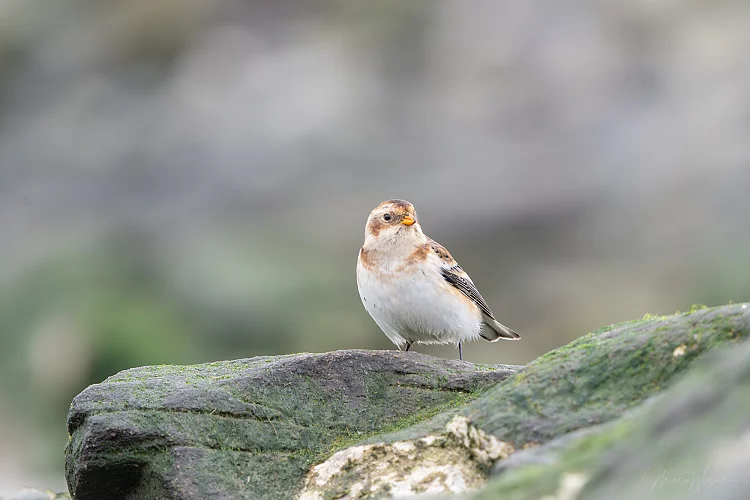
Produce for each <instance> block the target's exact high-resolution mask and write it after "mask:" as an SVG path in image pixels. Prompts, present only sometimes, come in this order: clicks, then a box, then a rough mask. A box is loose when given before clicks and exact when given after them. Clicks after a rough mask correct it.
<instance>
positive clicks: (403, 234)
mask: <svg viewBox="0 0 750 500" xmlns="http://www.w3.org/2000/svg"><path fill="white" fill-rule="evenodd" d="M422 239H424V233H423V232H422V228H421V227H420V226H419V222H418V221H417V213H416V212H415V211H414V205H412V204H411V203H409V202H408V201H404V200H388V201H384V202H383V203H381V204H380V205H378V206H377V207H375V209H373V211H372V212H370V216H369V217H368V218H367V224H366V225H365V245H366V246H367V245H368V244H372V245H377V244H378V243H391V244H396V243H399V242H401V243H406V242H409V241H411V240H414V241H418V240H422Z"/></svg>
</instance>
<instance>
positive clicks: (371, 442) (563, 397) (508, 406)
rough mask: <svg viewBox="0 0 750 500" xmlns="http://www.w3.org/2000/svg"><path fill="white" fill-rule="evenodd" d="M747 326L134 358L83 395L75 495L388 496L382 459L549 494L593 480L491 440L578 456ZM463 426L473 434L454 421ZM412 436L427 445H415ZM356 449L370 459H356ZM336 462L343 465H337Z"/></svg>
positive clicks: (691, 324) (426, 475) (640, 324)
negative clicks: (491, 353) (208, 358)
mask: <svg viewBox="0 0 750 500" xmlns="http://www.w3.org/2000/svg"><path fill="white" fill-rule="evenodd" d="M749 334H750V311H748V309H747V306H746V305H730V306H723V307H718V308H712V309H702V310H698V311H695V312H691V313H686V314H678V315H675V316H668V317H659V318H653V317H652V318H648V319H644V320H641V321H634V322H630V323H624V324H621V325H614V326H612V327H608V328H606V329H602V330H600V331H598V332H594V333H592V334H589V335H586V336H584V337H581V338H580V339H578V340H576V341H574V342H572V343H571V344H569V345H567V346H564V347H562V348H560V349H557V350H555V351H552V352H550V353H548V354H546V355H544V356H542V357H540V358H538V359H537V360H535V361H534V362H532V363H531V364H529V365H528V366H527V367H526V368H524V369H523V370H521V371H518V370H517V367H502V366H501V367H487V366H475V365H472V364H470V363H465V362H458V361H446V360H439V359H436V358H431V357H428V356H424V355H420V354H417V353H398V352H393V351H381V352H369V351H340V352H335V353H329V354H319V355H312V354H304V355H295V356H280V357H271V358H254V359H251V360H239V361H230V362H221V363H212V364H208V365H197V366H189V367H174V366H161V367H145V368H138V369H134V370H128V371H125V372H122V373H120V374H118V375H115V376H114V377H111V378H109V379H107V380H106V381H105V382H104V383H102V384H99V385H95V386H92V387H89V388H88V389H86V390H85V391H84V392H83V393H81V394H80V395H79V396H78V397H76V399H75V400H74V401H73V404H72V406H71V410H70V413H69V416H68V429H69V433H70V435H71V439H70V442H69V444H68V447H67V449H66V457H67V461H66V471H67V478H68V484H69V487H70V491H71V492H72V493H73V497H74V498H76V499H79V500H80V499H89V498H139V499H150V498H166V499H170V498H174V499H193V498H259V499H263V498H274V499H277V498H278V499H284V498H294V497H296V496H298V495H299V494H300V492H301V490H302V488H303V486H304V488H305V495H306V497H305V498H321V499H324V498H354V495H355V493H356V496H357V498H368V497H369V498H374V497H384V496H385V497H387V496H388V495H389V493H388V488H387V485H383V484H382V483H381V484H379V486H378V488H377V489H373V490H372V491H371V494H370V493H368V492H370V490H367V489H363V488H364V487H365V486H368V487H369V485H372V484H375V483H374V482H373V479H374V476H375V475H376V474H378V472H377V471H378V470H383V469H382V467H387V466H388V465H389V464H391V465H393V464H404V463H406V464H408V465H406V466H401V465H399V466H398V468H399V470H397V471H396V473H397V475H396V476H394V477H396V479H397V481H398V485H399V488H401V490H399V492H398V493H399V495H400V494H401V493H403V491H402V490H403V487H404V485H406V486H407V487H411V488H412V489H411V491H412V492H413V493H414V494H418V493H429V492H434V491H436V490H434V489H431V488H433V487H434V486H435V485H436V484H438V485H439V484H446V485H447V484H448V483H449V482H450V484H452V485H453V486H455V485H456V484H458V485H459V487H458V488H459V489H458V490H457V489H455V488H454V487H453V486H452V487H451V488H448V487H446V489H445V490H444V491H452V492H455V491H460V485H461V484H462V482H463V483H464V484H466V485H467V488H476V487H477V485H478V484H479V483H481V482H483V481H484V480H485V479H486V478H487V477H490V476H492V475H493V473H495V474H496V473H500V472H501V471H503V472H502V474H501V475H500V476H499V478H498V479H494V480H492V481H491V482H490V484H489V486H488V488H490V487H491V488H500V489H499V490H497V491H503V492H504V494H505V493H508V494H509V495H510V496H509V497H510V498H539V497H540V496H543V495H546V494H555V492H557V491H559V484H561V481H563V479H565V480H567V481H568V482H569V483H571V484H572V486H571V485H568V486H566V487H573V488H575V487H577V486H576V485H577V484H578V483H581V482H583V484H588V480H589V478H588V476H586V477H585V480H584V479H583V478H584V477H583V476H576V475H575V474H572V475H571V474H568V475H565V474H564V472H565V471H566V470H567V469H559V470H557V473H552V472H549V471H546V472H545V469H544V466H541V465H539V464H536V463H532V464H531V465H529V466H524V467H520V468H517V469H514V472H513V473H512V474H511V473H510V472H508V471H507V470H506V469H503V467H502V464H506V463H507V464H511V463H513V462H514V461H516V462H517V461H518V460H519V459H521V458H522V457H523V456H529V455H530V454H531V452H530V451H528V450H526V451H521V452H519V453H517V454H516V455H515V456H511V458H509V459H506V458H505V457H506V456H507V453H494V451H493V450H500V449H502V450H508V449H509V450H514V449H522V448H529V447H531V448H533V447H538V450H544V449H545V448H544V445H545V443H548V444H547V445H546V446H555V441H554V440H555V439H556V438H559V437H560V436H565V435H567V437H566V438H564V439H569V440H573V441H575V442H576V443H582V444H580V445H581V446H583V447H584V448H583V449H575V450H576V451H574V452H571V453H573V455H574V457H573V458H572V459H571V460H574V458H575V456H580V457H583V456H585V453H584V452H585V451H586V450H594V451H592V452H591V453H594V454H595V453H596V450H599V449H601V450H605V449H608V447H609V446H610V445H611V444H612V443H613V442H615V441H617V439H618V438H619V436H621V435H625V434H626V433H627V432H628V430H629V429H630V428H631V427H630V425H632V424H629V423H628V422H629V421H626V420H622V423H621V424H620V421H619V420H617V419H620V418H621V417H622V416H623V415H626V414H629V412H633V411H639V410H637V409H638V408H639V407H640V405H641V403H643V402H644V401H645V400H646V399H648V398H650V397H652V396H654V395H657V394H660V392H661V391H663V390H664V389H665V388H667V387H670V386H672V385H673V384H674V383H675V382H676V381H677V380H678V379H679V378H680V375H681V374H683V373H684V372H685V371H687V370H688V368H689V367H690V366H691V364H692V363H693V362H694V361H695V360H696V359H698V358H699V357H701V356H702V355H703V354H704V353H705V352H707V351H709V350H711V349H713V348H714V347H716V346H720V345H732V344H735V343H737V342H738V341H739V340H740V339H742V338H744V337H747V336H748V335H749ZM456 422H458V423H460V424H461V426H462V429H464V430H463V431H461V432H459V433H456V432H454V430H452V427H451V426H453V428H455V427H456ZM606 422H614V423H612V424H608V425H613V426H617V427H615V428H614V430H609V431H608V433H606V434H601V435H600V436H599V435H597V436H598V437H596V438H595V437H591V436H593V434H591V436H589V437H588V439H591V440H592V441H590V442H589V441H580V440H582V439H584V437H585V436H581V435H580V434H575V433H574V434H569V433H571V432H573V431H577V430H578V432H579V433H595V432H596V431H597V430H598V429H602V428H607V426H606V425H604V426H603V425H602V424H605V423H606ZM619 425H621V426H622V427H620V426H619ZM457 436H463V437H457ZM425 443H427V444H426V446H441V447H444V448H445V449H446V450H447V451H449V453H446V454H445V456H450V457H453V458H451V460H453V461H455V460H457V458H456V457H464V458H462V459H461V460H464V461H475V462H476V463H472V464H470V465H471V467H464V466H466V463H463V464H460V465H461V466H462V470H468V471H470V474H471V476H470V477H468V476H461V477H457V478H455V477H454V478H453V479H451V480H450V481H447V480H446V478H449V477H452V476H451V471H450V470H446V469H444V468H440V469H437V468H434V469H429V468H427V469H426V468H425V467H422V466H421V465H424V464H420V462H419V460H420V457H429V460H431V461H432V462H431V463H434V462H435V460H436V459H435V457H436V456H437V457H439V456H440V454H439V453H437V454H436V453H432V452H429V450H427V452H425V450H424V446H425ZM567 443H568V441H564V442H563V443H562V444H560V443H557V444H556V446H557V447H558V448H564V447H565V446H567V445H568V444H567ZM353 445H356V446H353ZM571 446H572V445H571ZM420 447H421V448H420ZM412 448H413V449H415V450H418V451H419V453H417V452H414V454H413V455H409V454H408V453H411V452H410V451H409V450H411V449H412ZM448 448H450V449H449V450H448ZM359 450H367V452H368V453H369V454H367V455H363V454H362V453H359ZM394 450H395V452H394ZM405 450H406V451H405ZM462 450H463V451H462ZM337 451H338V452H339V453H336V454H334V452H337ZM350 452H351V453H350ZM370 452H371V453H370ZM347 453H350V455H347ZM404 453H407V455H404ZM332 455H333V456H332ZM361 456H366V457H367V458H366V459H365V461H364V462H366V463H356V459H355V460H353V459H352V457H361ZM341 457H344V458H343V461H342V459H341ZM404 457H406V459H404ZM568 458H570V456H568ZM335 460H339V462H341V463H339V464H338V466H333V467H329V465H331V463H332V462H334V461H335ZM377 460H380V461H381V462H382V463H375V462H376V461H377ZM467 463H468V462H467ZM316 464H317V465H316ZM334 465H335V464H334ZM444 465H446V464H439V463H438V464H436V465H434V467H438V466H439V467H443V466H444ZM447 465H450V464H447ZM313 466H316V469H313ZM547 466H549V464H547ZM311 469H313V471H316V470H317V471H318V472H320V471H324V472H325V473H324V474H323V476H322V477H324V479H323V480H321V479H320V478H321V475H320V474H318V475H317V476H315V474H314V472H310V471H311ZM570 470H576V469H575V468H571V469H570ZM326 471H328V472H326ZM330 471H333V472H330ZM368 471H370V472H368ZM399 471H400V472H399ZM431 471H432V472H431ZM308 472H310V475H309V476H308ZM355 472H356V473H355ZM438 472H439V473H438ZM368 474H369V475H370V476H368ZM399 474H400V475H399ZM441 474H442V476H441ZM477 475H479V476H481V477H480V479H481V481H479V482H478V480H477V477H479V476H477ZM503 476H506V479H504V480H503V479H502V478H503ZM467 477H468V479H467ZM545 478H546V479H545ZM522 479H527V480H528V481H526V482H524V481H523V480H522ZM410 481H412V482H410ZM451 481H452V482H451ZM496 481H510V482H511V483H512V484H514V485H515V484H518V485H521V486H519V489H517V490H513V488H511V487H509V486H508V484H509V483H507V482H504V483H502V485H501V486H497V483H496ZM576 481H578V483H576ZM563 482H564V481H563ZM534 484H536V485H537V486H536V487H535V486H533V485H534ZM545 485H546V486H545ZM384 486H385V488H384ZM438 491H439V490H438ZM486 491H488V492H489V491H490V490H486ZM493 491H494V490H493ZM537 493H538V494H537ZM483 498H490V497H483ZM492 498H495V497H494V496H493V497H492ZM591 498H595V497H591Z"/></svg>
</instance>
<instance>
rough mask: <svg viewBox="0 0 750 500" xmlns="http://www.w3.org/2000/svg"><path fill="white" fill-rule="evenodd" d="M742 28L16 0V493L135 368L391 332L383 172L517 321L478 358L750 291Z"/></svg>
mask: <svg viewBox="0 0 750 500" xmlns="http://www.w3.org/2000/svg"><path fill="white" fill-rule="evenodd" d="M749 49H750V4H749V3H748V2H746V1H744V0H711V1H709V0H688V1H686V0H660V1H647V0H635V1H630V2H625V1H620V2H616V1H605V2H602V1H597V0H558V1H540V0H484V1H474V0H472V1H458V0H455V1H447V0H440V1H427V0H423V1H409V2H404V1H400V0H386V1H379V2H368V1H364V0H361V1H342V0H307V1H304V2H303V1H300V0H296V1H292V0H281V1H279V0H274V1H259V0H104V1H103V0H98V1H94V0H56V1H54V2H50V1H49V0H2V1H1V2H0V241H1V242H2V243H1V244H0V495H2V494H5V493H9V492H12V491H15V490H18V489H19V488H21V487H22V486H24V485H33V486H37V487H52V488H57V489H63V488H64V480H63V474H62V468H63V456H62V455H63V454H62V450H63V446H64V445H65V442H66V439H67V436H66V433H65V414H66V411H67V409H68V405H69V403H70V400H71V399H72V397H73V396H74V395H75V394H76V393H78V392H80V391H81V390H82V389H83V388H84V387H85V386H87V385H88V384H91V383H95V382H99V381H101V380H103V379H104V378H105V377H107V376H108V375H111V374H114V373H115V372H117V371H118V370H121V369H124V368H129V367H134V366H139V365H145V364H161V363H195V362H201V361H211V360H219V359H227V358H239V357H248V356H255V355H260V354H281V353H293V352H299V351H318V352H319V351H328V350H334V349H344V348H370V349H390V348H392V346H391V345H390V343H389V342H388V340H387V339H386V337H385V336H384V335H383V334H382V333H380V332H379V330H378V328H377V327H376V325H375V324H374V323H373V322H372V320H371V319H370V318H369V317H368V316H367V314H366V313H365V311H364V309H363V308H362V306H361V304H360V300H359V296H358V294H357V289H356V284H355V280H354V265H355V261H356V254H357V250H358V248H359V246H360V244H361V241H362V239H363V226H364V222H365V218H366V216H367V214H368V213H369V211H370V210H371V209H372V208H373V207H374V206H375V205H377V204H378V203H379V202H380V201H382V200H384V199H388V198H397V197H398V198H405V199H408V200H409V201H411V202H413V203H414V204H415V205H416V207H417V210H418V213H419V216H420V220H421V222H422V225H423V227H424V228H425V230H426V232H427V233H428V234H429V235H430V236H432V237H433V238H435V239H437V240H438V241H440V242H441V243H443V244H444V245H445V246H447V247H448V248H449V249H450V250H451V251H452V252H453V254H454V255H455V256H456V257H457V258H458V259H459V261H460V262H461V263H462V265H463V267H464V268H465V269H466V270H467V271H468V272H469V273H470V274H471V275H472V277H473V278H474V281H475V282H476V283H477V285H478V287H479V288H480V290H481V291H482V293H483V295H484V296H485V298H486V299H487V301H488V302H489V303H490V305H491V306H492V307H493V309H494V311H495V312H496V315H497V316H498V318H499V319H500V320H501V321H502V322H503V323H506V324H507V325H509V326H510V327H512V328H513V329H515V330H517V331H518V332H520V333H521V334H522V336H523V337H524V338H523V341H522V342H519V343H513V344H507V343H506V344H486V343H482V344H479V343H477V344H472V345H469V346H467V348H466V353H465V355H466V357H467V358H468V359H469V360H472V361H477V362H485V363H493V362H494V363H515V364H518V363H525V362H527V361H529V360H531V359H533V358H534V357H536V356H537V355H539V354H541V353H542V352H545V351H547V350H549V349H551V348H553V347H555V346H557V345H561V344H563V343H565V342H567V341H569V340H570V339H572V338H574V337H577V336H579V335H581V334H583V333H585V332H587V331H590V330H593V329H595V328H598V327H600V326H603V325H606V324H610V323H613V322H616V321H620V320H625V319H633V318H638V317H642V316H643V315H644V314H645V313H668V312H673V311H675V310H678V309H682V310H685V309H688V308H690V306H691V304H693V303H705V304H709V305H710V304H719V303H725V302H729V301H732V300H733V301H743V300H747V299H748V297H749V296H750V259H749V258H748V256H749V255H750V231H749V230H748V229H749V228H750V223H749V222H748V215H749V214H750V140H748V137H750V57H749V56H748V50H749ZM417 350H418V351H420V352H426V353H430V354H435V355H439V356H444V357H455V356H456V352H455V350H452V349H450V348H425V347H423V346H420V347H419V348H418V349H417Z"/></svg>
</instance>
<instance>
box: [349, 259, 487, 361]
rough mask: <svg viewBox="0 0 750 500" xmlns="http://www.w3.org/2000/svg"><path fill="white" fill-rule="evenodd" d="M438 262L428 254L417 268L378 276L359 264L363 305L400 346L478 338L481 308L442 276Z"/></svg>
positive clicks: (360, 293) (359, 284)
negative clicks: (410, 343)
mask: <svg viewBox="0 0 750 500" xmlns="http://www.w3.org/2000/svg"><path fill="white" fill-rule="evenodd" d="M440 265H441V263H440V259H439V258H436V256H433V255H429V256H428V259H427V262H424V263H423V265H419V266H415V267H414V268H413V269H409V270H407V271H403V272H399V273H393V274H386V273H384V275H379V276H376V275H375V274H374V273H373V272H371V271H369V270H368V269H366V268H365V267H364V266H362V264H361V263H360V262H359V261H358V262H357V286H358V288H359V295H360V298H361V299H362V303H363V304H364V306H365V309H366V310H367V312H368V313H370V316H372V319H374V320H375V323H377V324H378V326H379V327H380V329H381V330H383V332H384V333H385V334H386V335H387V336H388V338H389V339H390V340H391V342H393V343H394V344H396V345H397V346H399V347H404V345H405V344H406V343H407V342H417V343H422V344H445V343H452V344H457V343H458V342H460V341H466V340H474V339H476V338H478V337H479V332H480V328H481V314H480V312H479V309H478V308H477V307H476V306H473V304H471V303H470V302H469V301H467V300H466V299H465V297H463V296H461V295H460V293H456V290H455V289H452V286H451V285H450V284H448V283H447V282H446V281H445V280H444V279H443V277H442V276H441V274H440Z"/></svg>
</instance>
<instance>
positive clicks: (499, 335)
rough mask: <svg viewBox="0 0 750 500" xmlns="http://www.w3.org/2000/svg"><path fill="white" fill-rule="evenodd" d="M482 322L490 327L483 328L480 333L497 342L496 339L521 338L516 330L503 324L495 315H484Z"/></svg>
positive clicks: (485, 337)
mask: <svg viewBox="0 0 750 500" xmlns="http://www.w3.org/2000/svg"><path fill="white" fill-rule="evenodd" d="M482 322H483V323H484V324H485V325H487V326H488V327H489V328H483V329H482V331H481V333H480V334H479V335H481V336H482V338H484V339H487V340H489V341H490V342H495V341H496V340H499V339H503V340H518V339H520V338H521V336H520V335H518V334H517V333H516V332H514V331H513V330H511V329H510V328H508V327H507V326H505V325H503V324H501V323H500V322H499V321H498V320H496V319H495V318H493V317H490V316H487V315H486V314H484V315H482Z"/></svg>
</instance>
